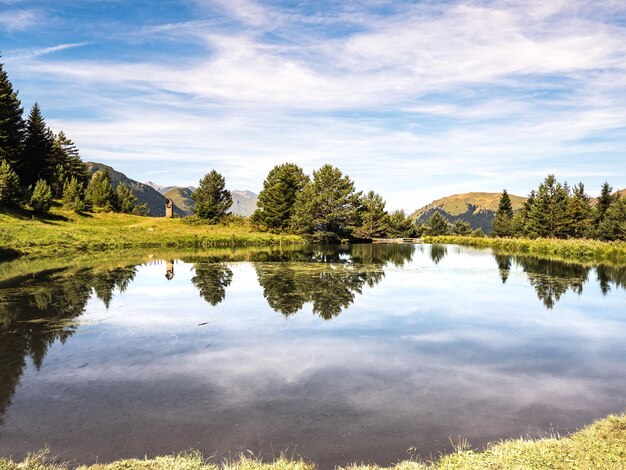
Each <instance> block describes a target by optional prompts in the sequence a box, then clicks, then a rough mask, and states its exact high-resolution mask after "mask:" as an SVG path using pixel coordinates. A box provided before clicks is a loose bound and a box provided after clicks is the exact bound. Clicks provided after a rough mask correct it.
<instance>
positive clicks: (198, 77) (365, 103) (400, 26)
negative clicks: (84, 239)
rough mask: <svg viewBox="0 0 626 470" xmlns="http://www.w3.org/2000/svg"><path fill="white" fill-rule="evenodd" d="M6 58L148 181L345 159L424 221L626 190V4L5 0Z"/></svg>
mask: <svg viewBox="0 0 626 470" xmlns="http://www.w3.org/2000/svg"><path fill="white" fill-rule="evenodd" d="M0 51H1V52H2V55H3V59H2V60H3V61H4V63H5V69H6V70H7V72H8V73H9V76H10V78H11V80H12V81H13V84H14V85H15V87H16V88H17V89H18V90H19V91H20V97H21V99H22V102H23V104H24V106H25V107H26V108H29V107H30V106H31V105H32V104H33V103H34V102H35V101H38V102H39V103H40V105H41V107H42V109H43V112H44V114H45V116H46V118H47V120H48V123H49V124H50V126H51V127H52V128H53V130H55V131H59V130H63V131H65V132H66V134H68V135H69V136H70V137H71V138H72V139H73V140H74V141H75V142H76V143H77V144H78V146H79V147H80V149H81V151H82V156H83V158H84V159H85V160H92V161H99V162H103V163H107V164H110V165H112V166H113V167H115V168H116V169H119V170H120V171H123V172H125V173H126V174H127V175H128V176H130V177H131V178H134V179H137V180H140V181H147V180H152V181H155V182H157V183H159V184H163V185H172V184H178V185H189V184H196V183H197V181H198V179H199V178H200V177H201V176H202V175H203V174H204V173H206V172H208V171H209V170H211V169H217V170H218V171H220V172H221V173H223V174H224V176H225V177H226V181H227V184H228V186H229V187H230V188H231V189H249V190H252V191H255V192H258V191H259V190H260V188H261V185H262V182H263V179H264V177H265V175H266V174H267V172H268V171H269V170H270V169H271V168H272V167H273V166H274V165H276V164H279V163H283V162H286V161H291V162H295V163H298V164H300V165H301V166H302V167H303V168H304V169H305V170H306V171H307V172H311V171H313V170H314V169H316V168H318V167H319V166H321V165H322V164H324V163H332V164H334V165H336V166H338V167H339V168H341V169H342V170H343V171H344V172H345V173H347V174H349V175H350V176H351V177H352V178H353V179H354V180H355V181H356V183H357V185H358V187H359V189H362V190H369V189H373V190H375V191H377V192H379V193H381V194H382V195H383V197H384V198H385V199H386V200H387V202H388V207H389V208H391V209H396V208H403V209H405V210H408V211H412V210H414V209H415V208H417V207H419V206H421V205H423V204H425V203H428V202H430V201H431V200H432V199H436V198H439V197H441V196H445V195H448V194H453V193H460V192H467V191H501V190H502V189H503V188H507V189H508V190H509V191H510V192H512V193H515V194H520V195H525V194H527V193H528V191H529V190H530V189H532V188H533V187H536V185H537V184H538V182H539V181H540V180H541V179H542V178H543V177H544V176H545V175H546V174H547V173H555V174H556V175H557V178H559V179H561V180H567V181H568V182H570V183H576V182H578V181H583V182H584V183H585V184H586V186H587V189H588V191H589V192H590V193H591V194H596V193H597V192H598V189H599V186H600V184H601V183H602V182H603V181H605V180H608V181H609V182H610V183H611V184H613V185H614V186H615V187H618V188H624V187H626V2H624V1H622V0H551V1H548V2H546V1H544V0H518V1H513V0H502V1H488V0H481V1H402V0H400V1H389V0H362V1H350V0H344V1H339V0H336V1H335V0H300V1H284V0H266V1H260V0H160V1H147V0H138V1H130V0H129V1H126V0H56V1H52V0H48V1H44V0H39V1H37V0H0Z"/></svg>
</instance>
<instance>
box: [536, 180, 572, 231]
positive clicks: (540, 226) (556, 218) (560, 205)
mask: <svg viewBox="0 0 626 470" xmlns="http://www.w3.org/2000/svg"><path fill="white" fill-rule="evenodd" d="M568 204H569V194H568V193H567V188H566V186H563V185H562V184H561V183H558V182H557V181H556V178H555V177H554V175H548V176H547V177H546V179H545V180H544V182H543V183H541V184H540V185H539V188H538V189H537V194H536V197H535V200H534V202H533V204H532V207H530V210H529V212H528V214H527V217H528V219H529V225H530V227H532V232H533V233H534V234H536V235H537V236H540V237H557V238H562V237H565V236H567V232H568V230H569V229H570V222H569V219H568Z"/></svg>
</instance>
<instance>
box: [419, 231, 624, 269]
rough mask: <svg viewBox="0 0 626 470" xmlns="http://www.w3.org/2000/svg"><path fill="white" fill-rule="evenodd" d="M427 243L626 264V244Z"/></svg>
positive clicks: (429, 239) (452, 239) (457, 239)
mask: <svg viewBox="0 0 626 470" xmlns="http://www.w3.org/2000/svg"><path fill="white" fill-rule="evenodd" d="M422 241H423V242H424V243H442V244H451V245H463V246H470V247H476V248H492V249H493V250H494V251H498V252H502V253H507V254H525V255H532V256H539V257H549V258H556V259H560V260H562V261H573V262H598V263H608V264H619V265H624V264H626V243H624V242H602V241H599V240H587V239H582V240H579V239H573V240H561V239H555V238H538V239H534V240H533V239H529V238H489V237H482V238H475V237H461V236H437V237H433V236H426V237H424V238H423V240H422Z"/></svg>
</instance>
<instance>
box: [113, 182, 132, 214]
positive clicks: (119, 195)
mask: <svg viewBox="0 0 626 470" xmlns="http://www.w3.org/2000/svg"><path fill="white" fill-rule="evenodd" d="M115 203H116V205H115V208H116V209H117V211H118V212H122V213H124V214H131V213H132V212H133V211H134V209H135V204H136V203H137V197H136V196H135V195H134V194H133V193H132V191H131V190H130V189H128V186H126V185H125V184H124V183H120V184H119V185H118V186H117V188H116V189H115Z"/></svg>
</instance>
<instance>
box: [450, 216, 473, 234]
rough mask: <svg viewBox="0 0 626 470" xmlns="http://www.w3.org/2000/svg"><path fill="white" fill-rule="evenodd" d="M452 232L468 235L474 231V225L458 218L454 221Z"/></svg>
mask: <svg viewBox="0 0 626 470" xmlns="http://www.w3.org/2000/svg"><path fill="white" fill-rule="evenodd" d="M452 233H453V234H454V235H460V236H462V237H465V236H468V235H470V234H471V233H472V226H471V225H470V224H469V223H467V222H465V221H463V220H460V219H458V220H456V221H455V222H454V224H452Z"/></svg>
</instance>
